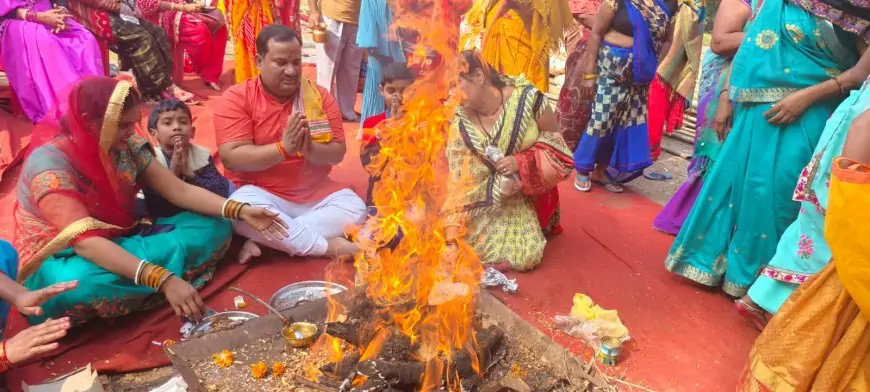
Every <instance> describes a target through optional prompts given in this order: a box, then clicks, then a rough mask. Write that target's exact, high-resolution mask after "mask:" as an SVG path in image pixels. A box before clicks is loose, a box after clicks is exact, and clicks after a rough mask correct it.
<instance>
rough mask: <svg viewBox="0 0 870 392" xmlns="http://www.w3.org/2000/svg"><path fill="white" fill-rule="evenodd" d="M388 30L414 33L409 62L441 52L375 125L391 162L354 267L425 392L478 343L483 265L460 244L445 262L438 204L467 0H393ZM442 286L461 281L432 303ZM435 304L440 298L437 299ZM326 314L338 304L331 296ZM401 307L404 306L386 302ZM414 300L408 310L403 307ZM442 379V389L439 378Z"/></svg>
mask: <svg viewBox="0 0 870 392" xmlns="http://www.w3.org/2000/svg"><path fill="white" fill-rule="evenodd" d="M390 5H391V7H392V8H393V10H394V11H395V22H394V25H393V26H392V29H391V30H393V31H395V30H396V29H397V28H401V29H405V30H410V31H414V32H416V33H417V34H418V40H417V42H416V45H417V47H416V48H417V49H416V50H415V51H414V53H413V55H412V58H410V59H408V62H409V64H412V65H413V64H427V62H428V61H429V59H427V57H426V55H427V54H428V53H427V52H428V51H427V48H428V50H431V51H433V52H435V53H437V55H438V57H440V60H439V61H436V63H435V65H434V66H433V67H430V68H429V69H427V71H425V72H424V75H423V76H421V77H420V78H418V80H417V81H416V82H415V83H414V84H413V85H412V86H411V87H410V88H409V89H408V90H406V92H405V96H404V104H403V107H402V115H401V116H399V118H397V119H390V120H388V122H387V123H386V124H385V126H384V127H383V128H381V130H380V140H381V151H380V154H379V157H378V159H379V160H380V162H376V163H373V164H374V165H378V166H380V165H379V164H380V163H383V162H385V161H389V164H388V165H386V167H385V170H384V172H383V173H382V175H381V181H380V183H379V188H378V189H377V190H376V192H375V193H374V195H373V197H374V204H375V205H376V206H377V207H378V215H377V216H375V217H372V218H370V219H369V220H368V221H367V222H366V223H365V225H364V227H363V228H362V230H361V232H363V233H368V234H366V235H360V236H359V242H360V246H361V247H362V249H363V253H362V254H361V255H360V256H358V257H357V258H356V260H355V268H356V270H357V274H358V276H359V278H360V279H361V281H362V282H361V283H362V286H361V287H365V288H366V290H367V295H368V297H369V298H370V299H371V300H372V301H374V302H375V303H376V304H377V305H379V306H380V307H381V308H382V309H385V311H386V312H389V319H391V320H392V322H393V323H394V325H395V327H396V328H398V330H399V331H400V332H401V333H403V334H404V335H406V336H407V337H409V338H410V339H411V341H412V342H413V343H416V344H418V345H419V347H420V350H419V352H418V353H415V354H416V355H417V357H418V360H420V361H421V362H424V363H425V364H426V372H425V374H424V376H423V380H421V385H422V386H423V388H422V390H423V391H432V390H435V389H439V388H442V387H446V389H447V390H450V391H459V390H460V386H459V379H458V378H459V377H458V375H456V374H445V372H447V369H450V367H449V362H450V360H451V358H452V357H453V355H454V353H456V352H457V351H462V350H467V351H468V352H469V353H470V354H471V357H472V358H473V359H472V361H473V362H474V363H475V365H474V368H475V370H477V371H478V372H479V371H480V369H479V366H477V359H476V342H475V341H474V333H473V332H474V327H473V325H472V323H473V318H474V311H475V297H476V294H477V293H478V292H479V287H480V286H479V282H480V274H481V272H482V265H481V263H480V260H479V258H478V257H477V256H476V255H475V254H474V252H472V251H471V250H470V249H469V248H468V247H467V245H465V244H462V243H460V247H461V249H463V250H462V251H461V252H459V255H458V256H457V257H455V258H450V259H449V260H450V262H449V263H444V262H443V261H442V260H444V259H443V258H442V254H444V251H445V238H444V225H443V222H442V219H441V213H440V212H441V211H440V206H441V204H442V202H443V200H444V199H445V197H446V185H445V184H446V178H447V166H446V161H445V145H446V139H447V133H448V130H449V125H450V122H451V120H452V118H453V115H454V113H455V111H456V108H457V106H458V104H459V102H458V97H457V96H456V94H452V93H451V92H452V88H453V87H454V86H456V82H457V78H458V75H459V71H460V69H459V68H460V67H461V66H462V65H461V63H460V62H459V61H456V58H457V55H458V52H457V47H458V35H459V20H458V19H459V16H460V15H461V14H462V12H464V11H465V10H467V9H468V6H469V0H463V2H462V3H461V4H460V2H450V1H444V0H422V1H420V0H395V2H391V4H390ZM400 230H401V232H402V235H403V238H402V240H401V242H399V244H398V246H397V247H396V248H395V249H394V250H393V251H390V250H387V249H381V247H382V246H383V244H385V243H388V242H389V241H390V240H391V239H392V238H393V237H394V236H395V235H396V234H397V233H398V232H399V231H400ZM444 283H460V284H464V287H466V288H467V289H468V290H466V291H464V292H462V293H461V294H459V295H454V296H452V297H451V299H450V300H448V301H446V302H444V303H441V304H438V305H432V304H430V303H429V302H430V301H429V296H430V293H431V292H432V290H433V288H434V287H436V286H438V285H439V284H444ZM439 302H441V301H439ZM330 304H331V306H330V312H329V317H330V320H335V318H336V317H338V316H339V315H340V314H341V313H342V311H343V309H341V306H340V305H339V304H338V302H337V301H330ZM395 304H401V305H402V306H391V305H395ZM408 304H412V306H408ZM326 340H327V342H326V346H328V347H329V348H330V349H331V351H332V353H333V356H332V358H330V359H332V360H336V359H339V358H341V356H342V349H341V344H340V343H339V342H338V341H337V339H335V338H330V337H327V338H326ZM383 340H384V336H377V337H376V338H375V339H374V340H373V341H372V343H371V344H370V345H369V347H366V348H365V349H364V350H363V352H362V353H361V354H362V358H363V360H365V359H367V358H374V357H376V356H377V354H378V352H379V351H380V348H381V344H382V343H383ZM444 379H446V380H447V382H446V385H442V384H443V380H444Z"/></svg>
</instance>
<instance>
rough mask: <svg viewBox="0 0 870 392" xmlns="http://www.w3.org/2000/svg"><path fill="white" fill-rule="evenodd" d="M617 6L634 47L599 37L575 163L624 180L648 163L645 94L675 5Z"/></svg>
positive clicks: (625, 2)
mask: <svg viewBox="0 0 870 392" xmlns="http://www.w3.org/2000/svg"><path fill="white" fill-rule="evenodd" d="M618 4H622V6H624V7H626V10H627V11H628V16H629V19H630V20H631V24H632V27H633V29H634V45H633V46H632V48H621V47H618V46H615V45H612V44H610V43H608V42H606V41H602V43H601V49H600V50H599V53H598V66H597V71H596V72H597V74H598V86H597V88H596V92H595V97H594V100H593V102H592V116H591V117H590V119H589V124H588V125H587V127H586V135H583V136H582V137H581V138H580V142H579V144H578V145H577V149H576V150H575V151H574V165H575V169H576V170H577V172H578V173H581V174H588V173H589V172H591V171H592V170H593V169H595V166H596V164H606V165H607V166H608V169H607V175H608V177H609V178H610V180H611V181H613V182H615V183H625V182H628V181H631V180H633V179H635V178H637V177H638V176H640V175H641V174H643V169H645V168H646V167H648V166H650V165H652V159H651V157H650V146H649V135H648V131H647V97H648V96H649V84H650V82H652V80H653V78H654V77H655V74H656V68H657V67H658V58H657V53H658V52H659V50H660V49H661V46H662V44H663V43H664V42H665V41H666V40H667V39H668V37H667V31H668V26H669V25H670V22H671V18H673V16H674V14H675V13H676V9H669V8H668V6H667V5H666V4H665V3H664V2H663V1H662V0H653V1H652V2H645V1H637V0H621V1H619V2H618ZM602 6H607V2H605V3H604V4H602Z"/></svg>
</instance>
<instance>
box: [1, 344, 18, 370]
mask: <svg viewBox="0 0 870 392" xmlns="http://www.w3.org/2000/svg"><path fill="white" fill-rule="evenodd" d="M14 366H15V365H13V364H12V361H10V360H9V357H8V356H6V341H5V340H4V341H3V344H0V372H6V371H7V370H9V369H11V368H13V367H14Z"/></svg>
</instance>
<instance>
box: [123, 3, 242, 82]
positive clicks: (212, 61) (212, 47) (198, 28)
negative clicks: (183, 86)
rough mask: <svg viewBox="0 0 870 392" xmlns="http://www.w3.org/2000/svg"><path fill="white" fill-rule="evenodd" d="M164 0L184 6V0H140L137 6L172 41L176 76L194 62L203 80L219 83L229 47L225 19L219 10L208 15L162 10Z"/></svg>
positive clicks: (194, 69) (179, 75) (194, 66)
mask: <svg viewBox="0 0 870 392" xmlns="http://www.w3.org/2000/svg"><path fill="white" fill-rule="evenodd" d="M161 1H170V2H172V3H175V4H179V5H185V4H187V2H186V1H184V0H137V2H136V6H137V8H139V11H140V12H142V15H143V16H144V17H145V18H146V19H148V21H150V22H151V23H154V24H156V25H158V26H160V27H162V28H163V30H164V31H165V32H166V36H167V38H169V41H170V42H172V46H173V56H174V57H175V68H176V69H175V72H174V75H173V76H174V79H175V80H176V81H179V80H180V79H181V78H182V77H183V76H184V74H183V71H184V68H185V65H186V64H187V63H188V61H189V64H190V65H191V67H192V69H193V71H194V72H196V73H197V74H199V76H200V77H201V78H202V80H203V82H206V83H217V82H218V81H219V79H220V76H221V73H222V72H223V69H224V55H225V54H226V49H227V35H228V31H227V25H226V19H225V18H224V16H223V14H220V11H217V10H216V11H213V12H212V13H209V14H202V13H187V12H181V11H160V10H159V9H158V7H159V4H160V3H161Z"/></svg>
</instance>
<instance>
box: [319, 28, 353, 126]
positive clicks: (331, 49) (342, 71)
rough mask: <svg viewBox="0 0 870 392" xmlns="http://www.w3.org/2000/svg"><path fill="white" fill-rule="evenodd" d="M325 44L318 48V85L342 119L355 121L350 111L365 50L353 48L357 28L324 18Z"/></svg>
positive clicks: (351, 110)
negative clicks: (337, 109)
mask: <svg viewBox="0 0 870 392" xmlns="http://www.w3.org/2000/svg"><path fill="white" fill-rule="evenodd" d="M323 22H324V23H325V24H326V42H324V43H322V44H317V45H316V47H317V84H319V85H321V86H323V87H325V88H326V89H327V90H329V93H330V94H332V96H333V97H335V100H336V101H337V102H338V107H339V108H341V115H342V116H343V117H344V118H345V119H352V118H356V114H355V113H354V110H353V107H354V105H355V104H356V93H357V91H358V90H359V73H360V67H361V66H362V56H363V51H364V49H362V48H360V47H358V46H356V31H357V30H358V26H357V25H355V24H350V23H343V22H339V21H337V20H334V19H330V18H327V17H325V16H324V17H323Z"/></svg>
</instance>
